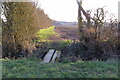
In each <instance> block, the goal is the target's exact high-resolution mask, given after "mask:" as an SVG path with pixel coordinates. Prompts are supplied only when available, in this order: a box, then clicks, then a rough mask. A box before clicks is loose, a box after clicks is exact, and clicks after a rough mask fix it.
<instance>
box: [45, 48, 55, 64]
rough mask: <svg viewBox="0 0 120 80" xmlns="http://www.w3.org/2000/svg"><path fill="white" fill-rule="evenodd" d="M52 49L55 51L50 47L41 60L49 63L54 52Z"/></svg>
mask: <svg viewBox="0 0 120 80" xmlns="http://www.w3.org/2000/svg"><path fill="white" fill-rule="evenodd" d="M54 51H55V49H50V50H49V51H48V53H47V54H46V55H45V57H44V58H43V62H44V63H49V62H50V60H51V58H52V55H53V54H54Z"/></svg>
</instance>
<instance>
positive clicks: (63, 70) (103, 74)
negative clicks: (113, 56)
mask: <svg viewBox="0 0 120 80" xmlns="http://www.w3.org/2000/svg"><path fill="white" fill-rule="evenodd" d="M2 61H3V66H2V68H3V69H2V70H3V71H2V72H3V74H2V76H3V78H117V77H118V64H117V62H116V61H110V62H109V61H108V62H100V61H86V62H85V61H77V62H75V63H71V62H67V63H65V62H63V63H49V64H45V63H42V62H41V60H38V59H34V58H33V59H21V60H20V59H19V60H2Z"/></svg>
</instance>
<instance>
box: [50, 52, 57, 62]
mask: <svg viewBox="0 0 120 80" xmlns="http://www.w3.org/2000/svg"><path fill="white" fill-rule="evenodd" d="M57 56H58V51H56V52H55V54H54V56H53V58H52V60H51V62H52V63H54V62H55V59H56V58H57Z"/></svg>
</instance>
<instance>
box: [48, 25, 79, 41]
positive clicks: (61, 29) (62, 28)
mask: <svg viewBox="0 0 120 80" xmlns="http://www.w3.org/2000/svg"><path fill="white" fill-rule="evenodd" d="M55 32H56V33H58V34H59V36H52V37H51V38H50V40H66V39H69V40H77V25H74V26H71V25H57V26H55Z"/></svg>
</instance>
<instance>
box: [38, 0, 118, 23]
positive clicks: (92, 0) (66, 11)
mask: <svg viewBox="0 0 120 80" xmlns="http://www.w3.org/2000/svg"><path fill="white" fill-rule="evenodd" d="M39 1H40V2H41V3H40V7H41V8H42V9H44V11H45V13H46V14H48V16H49V17H50V18H51V19H54V20H57V21H77V16H78V15H77V14H78V5H77V2H76V0H39ZM119 1H120V0H83V4H82V6H83V8H84V9H85V10H89V9H92V10H95V9H97V8H100V7H104V6H105V10H108V11H109V13H113V14H114V15H115V17H116V18H117V17H118V16H117V15H118V2H119Z"/></svg>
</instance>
